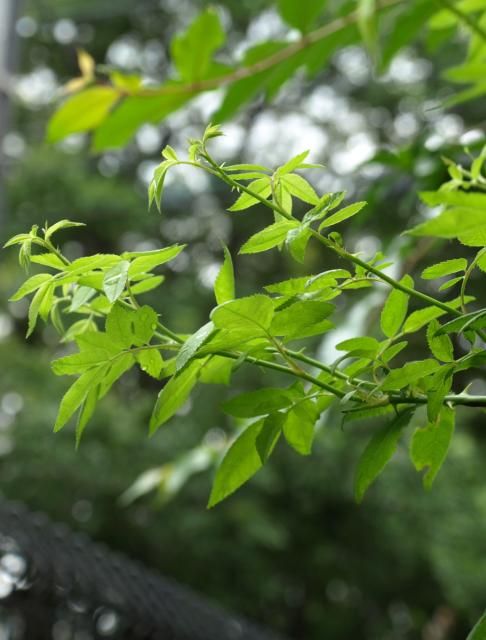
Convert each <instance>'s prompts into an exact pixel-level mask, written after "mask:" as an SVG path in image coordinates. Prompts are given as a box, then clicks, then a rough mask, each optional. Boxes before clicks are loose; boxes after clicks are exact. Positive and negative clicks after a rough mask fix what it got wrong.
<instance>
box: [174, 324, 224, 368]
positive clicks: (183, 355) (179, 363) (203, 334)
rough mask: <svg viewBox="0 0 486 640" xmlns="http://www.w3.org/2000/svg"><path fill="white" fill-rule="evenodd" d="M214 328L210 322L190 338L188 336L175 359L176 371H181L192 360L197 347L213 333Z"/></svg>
mask: <svg viewBox="0 0 486 640" xmlns="http://www.w3.org/2000/svg"><path fill="white" fill-rule="evenodd" d="M215 330H216V329H215V326H214V324H213V323H212V322H211V321H210V322H207V323H206V324H205V325H203V326H202V327H200V328H199V329H198V330H197V331H196V332H195V333H193V334H192V336H189V338H187V340H186V341H185V342H184V344H183V345H182V346H181V348H180V351H179V353H178V354H177V358H176V371H179V370H180V369H182V368H183V367H184V366H185V365H186V364H187V363H188V362H189V360H191V358H193V357H194V356H195V355H196V353H197V351H198V349H199V347H200V346H201V345H202V344H204V343H205V342H206V341H207V340H208V338H209V337H210V336H211V335H212V334H213V333H214V332H215Z"/></svg>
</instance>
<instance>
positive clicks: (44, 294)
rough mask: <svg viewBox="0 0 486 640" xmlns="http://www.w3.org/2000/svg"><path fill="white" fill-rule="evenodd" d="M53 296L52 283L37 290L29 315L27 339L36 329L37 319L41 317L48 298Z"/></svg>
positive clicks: (46, 283)
mask: <svg viewBox="0 0 486 640" xmlns="http://www.w3.org/2000/svg"><path fill="white" fill-rule="evenodd" d="M51 295H52V287H51V283H50V282H45V283H44V284H43V285H41V286H40V287H39V289H37V291H36V293H35V295H34V297H33V298H32V302H31V303H30V307H29V313H28V320H29V323H28V327H27V334H26V336H25V337H26V338H28V337H29V336H30V335H31V334H32V332H33V331H34V329H35V326H36V324H37V318H38V316H39V313H40V310H41V308H42V305H43V304H44V302H45V300H46V298H48V297H50V296H51Z"/></svg>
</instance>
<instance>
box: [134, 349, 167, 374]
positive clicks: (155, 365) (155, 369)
mask: <svg viewBox="0 0 486 640" xmlns="http://www.w3.org/2000/svg"><path fill="white" fill-rule="evenodd" d="M135 359H136V361H137V362H138V364H139V365H140V369H141V370H142V371H143V372H144V373H146V374H147V375H149V376H152V378H156V379H158V378H159V376H160V372H161V371H162V367H163V366H164V361H163V359H162V356H161V355H160V351H158V350H157V349H144V350H143V351H139V352H138V353H136V354H135Z"/></svg>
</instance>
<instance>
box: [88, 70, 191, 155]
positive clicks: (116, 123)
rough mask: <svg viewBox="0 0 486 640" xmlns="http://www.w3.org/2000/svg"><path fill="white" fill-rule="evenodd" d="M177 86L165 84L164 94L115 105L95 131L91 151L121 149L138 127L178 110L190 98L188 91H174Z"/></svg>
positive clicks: (139, 97)
mask: <svg viewBox="0 0 486 640" xmlns="http://www.w3.org/2000/svg"><path fill="white" fill-rule="evenodd" d="M179 87H181V83H180V82H167V83H166V84H165V85H162V87H160V88H161V89H164V88H166V89H168V93H167V94H165V95H154V96H146V95H145V96H144V95H138V96H137V95H134V96H126V97H124V99H123V102H121V104H120V105H117V106H116V108H115V109H113V110H112V111H111V112H110V113H109V114H108V115H107V117H106V118H105V119H104V120H103V122H102V123H100V125H99V126H98V127H97V128H96V131H95V134H94V138H93V145H92V146H93V150H94V151H97V152H99V151H104V150H106V149H115V148H118V147H122V146H123V145H125V144H127V143H128V141H129V140H130V138H131V137H132V136H134V135H135V133H136V132H137V130H138V129H139V127H140V126H141V125H142V124H144V123H145V122H159V121H160V120H162V119H163V118H165V117H166V116H168V115H169V114H170V113H172V112H173V111H176V110H177V109H179V107H181V106H182V105H183V104H185V103H186V102H188V100H189V99H190V98H191V97H192V95H191V94H189V93H188V92H184V91H179V92H177V89H178V88H179ZM174 89H175V91H174ZM171 91H172V93H171Z"/></svg>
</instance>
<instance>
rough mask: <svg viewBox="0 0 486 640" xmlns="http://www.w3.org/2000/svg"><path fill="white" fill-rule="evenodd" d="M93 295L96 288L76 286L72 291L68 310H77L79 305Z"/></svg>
mask: <svg viewBox="0 0 486 640" xmlns="http://www.w3.org/2000/svg"><path fill="white" fill-rule="evenodd" d="M95 295H96V290H95V289H92V288H91V287H76V289H75V290H74V293H73V297H72V298H71V304H70V306H69V311H70V312H74V311H77V310H78V309H79V308H80V307H82V306H83V305H84V304H86V302H88V301H89V300H91V298H92V297H93V296H95Z"/></svg>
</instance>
